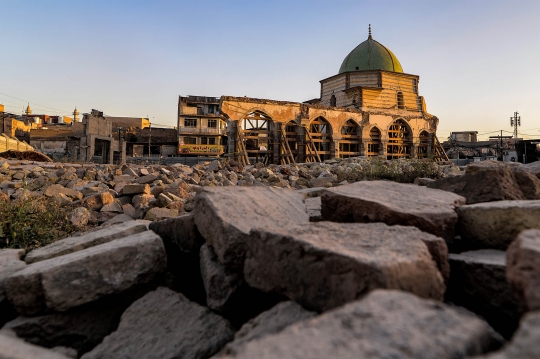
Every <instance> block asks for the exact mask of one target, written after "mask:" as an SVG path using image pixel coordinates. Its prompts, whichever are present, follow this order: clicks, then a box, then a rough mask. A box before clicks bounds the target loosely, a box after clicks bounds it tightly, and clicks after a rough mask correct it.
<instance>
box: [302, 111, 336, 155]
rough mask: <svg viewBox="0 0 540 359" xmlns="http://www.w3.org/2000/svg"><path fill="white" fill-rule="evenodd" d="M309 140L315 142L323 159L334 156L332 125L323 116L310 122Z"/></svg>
mask: <svg viewBox="0 0 540 359" xmlns="http://www.w3.org/2000/svg"><path fill="white" fill-rule="evenodd" d="M307 140H308V141H312V142H313V145H314V147H315V149H316V150H317V153H318V154H319V157H320V159H321V161H324V160H328V159H330V158H331V157H332V126H331V125H330V122H328V120H327V119H325V118H324V117H323V116H319V117H317V118H315V119H314V120H313V121H311V122H310V124H309V128H308V139H307ZM306 155H307V154H306Z"/></svg>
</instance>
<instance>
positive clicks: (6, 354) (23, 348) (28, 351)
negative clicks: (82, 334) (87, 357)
mask: <svg viewBox="0 0 540 359" xmlns="http://www.w3.org/2000/svg"><path fill="white" fill-rule="evenodd" d="M34 358H36V359H38V358H39V359H70V357H68V356H65V355H63V354H60V353H58V352H55V351H53V350H50V349H47V348H43V347H38V346H37V345H33V344H29V343H26V342H25V341H24V340H22V339H18V338H16V337H13V336H8V335H5V334H0V359H34Z"/></svg>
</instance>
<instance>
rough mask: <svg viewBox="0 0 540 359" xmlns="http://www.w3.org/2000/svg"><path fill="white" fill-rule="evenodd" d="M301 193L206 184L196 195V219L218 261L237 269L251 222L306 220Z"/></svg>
mask: <svg viewBox="0 0 540 359" xmlns="http://www.w3.org/2000/svg"><path fill="white" fill-rule="evenodd" d="M308 221H309V217H308V215H307V213H306V210H305V205H304V203H303V202H302V196H301V195H299V194H297V193H295V192H294V191H290V190H284V189H277V188H270V187H256V188H255V187H233V188H222V187H205V188H203V189H202V191H201V192H200V193H199V194H198V195H197V197H196V198H195V223H196V224H197V228H198V229H199V231H200V233H201V235H202V236H203V237H204V238H205V239H206V241H207V242H208V244H209V245H211V246H212V247H213V248H214V250H215V252H216V254H217V256H218V258H219V260H220V262H221V263H222V264H224V265H225V266H228V267H234V268H238V269H240V268H241V267H242V263H243V260H244V257H245V252H246V246H247V242H249V241H250V240H251V238H250V235H249V231H250V230H251V229H252V227H253V226H258V227H266V226H267V227H269V228H275V227H280V228H287V227H289V226H291V225H294V224H297V223H307V222H308Z"/></svg>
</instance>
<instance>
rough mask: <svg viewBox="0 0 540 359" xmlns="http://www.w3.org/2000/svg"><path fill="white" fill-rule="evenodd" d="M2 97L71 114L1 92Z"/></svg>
mask: <svg viewBox="0 0 540 359" xmlns="http://www.w3.org/2000/svg"><path fill="white" fill-rule="evenodd" d="M0 95H4V96H7V97H11V98H14V99H16V100H19V101H23V102H26V103H31V104H34V105H36V106H40V107H44V108H49V109H51V110H55V111H62V112H63V113H68V112H69V111H66V110H60V109H57V108H54V107H49V106H45V105H40V104H39V103H35V102H31V101H27V100H23V99H21V98H18V97H15V96H10V95H7V94H5V93H1V92H0Z"/></svg>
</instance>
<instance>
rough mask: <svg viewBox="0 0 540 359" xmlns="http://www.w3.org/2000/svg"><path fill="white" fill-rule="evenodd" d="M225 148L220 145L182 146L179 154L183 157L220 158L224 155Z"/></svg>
mask: <svg viewBox="0 0 540 359" xmlns="http://www.w3.org/2000/svg"><path fill="white" fill-rule="evenodd" d="M223 150H224V148H223V146H220V145H182V144H181V145H180V146H178V152H179V153H180V154H181V155H211V156H218V155H222V154H223Z"/></svg>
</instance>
